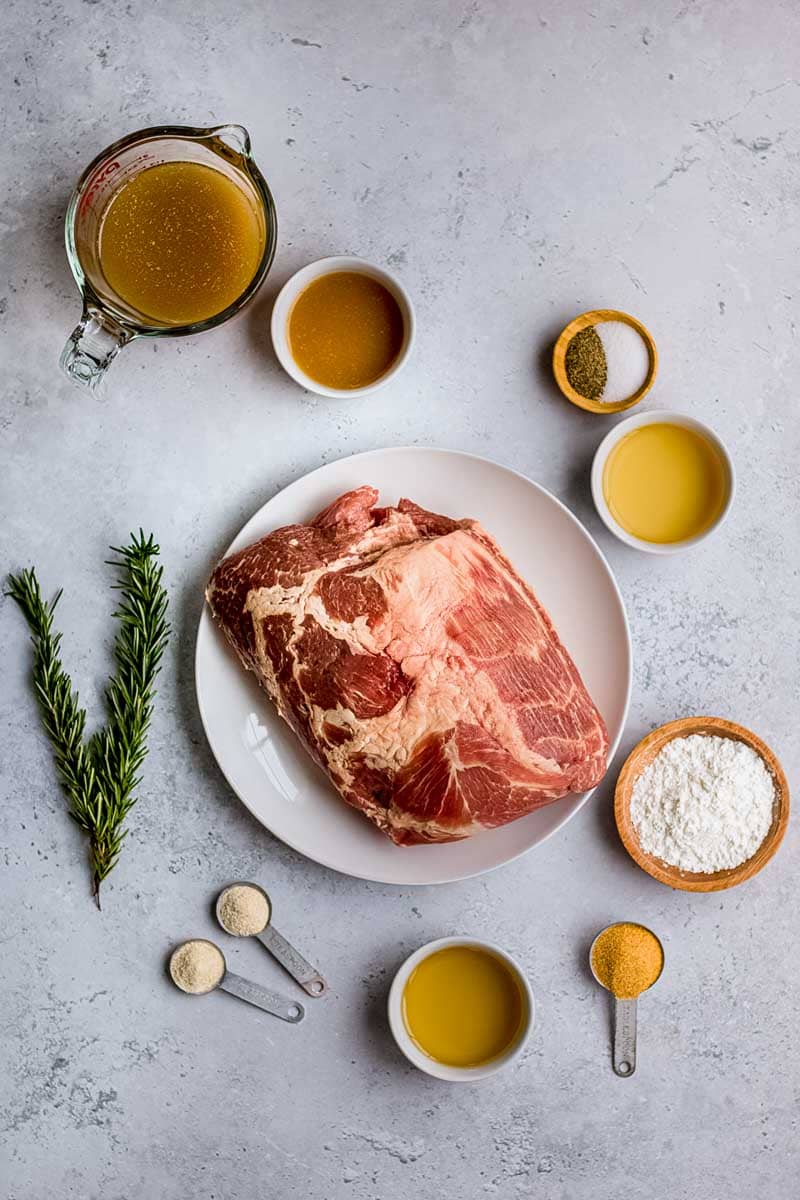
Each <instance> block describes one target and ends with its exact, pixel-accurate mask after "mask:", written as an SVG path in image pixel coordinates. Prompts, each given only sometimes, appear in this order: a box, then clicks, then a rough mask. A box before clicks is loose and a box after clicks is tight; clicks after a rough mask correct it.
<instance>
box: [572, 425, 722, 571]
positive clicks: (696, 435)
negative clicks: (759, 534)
mask: <svg viewBox="0 0 800 1200" xmlns="http://www.w3.org/2000/svg"><path fill="white" fill-rule="evenodd" d="M591 486H592V498H593V500H594V503H595V507H596V509H597V511H598V513H599V515H600V517H601V519H602V521H603V522H604V524H605V525H606V526H607V528H608V529H610V530H611V532H612V533H613V534H614V536H615V537H618V538H619V540H620V541H621V542H625V544H626V545H628V546H633V547H634V548H635V549H637V550H645V551H647V552H648V553H649V554H675V553H677V552H678V551H680V550H688V549H689V548H691V547H692V546H698V545H699V544H700V543H701V542H704V541H705V540H706V538H707V537H710V535H711V534H712V533H713V532H714V531H715V530H716V529H718V528H719V527H720V525H721V524H722V522H723V521H724V520H725V518H726V517H727V515H728V513H729V512H730V509H731V505H732V503H733V497H734V492H735V490H736V478H735V472H734V467H733V460H732V459H731V456H730V454H729V453H728V450H727V447H726V446H725V444H724V443H723V441H722V440H721V439H720V437H719V436H718V435H717V434H716V433H714V431H713V429H710V428H709V427H708V425H704V424H703V422H702V421H698V420H696V419H695V418H694V417H688V416H685V415H683V414H682V413H675V412H668V411H665V410H657V411H654V412H647V413H639V414H637V415H636V416H633V417H628V419H627V420H626V421H621V422H620V423H619V425H616V426H615V427H614V428H613V429H612V430H611V432H610V433H609V434H607V435H606V437H604V438H603V440H602V442H601V443H600V445H599V446H598V447H597V451H596V453H595V456H594V461H593V463H592V474H591Z"/></svg>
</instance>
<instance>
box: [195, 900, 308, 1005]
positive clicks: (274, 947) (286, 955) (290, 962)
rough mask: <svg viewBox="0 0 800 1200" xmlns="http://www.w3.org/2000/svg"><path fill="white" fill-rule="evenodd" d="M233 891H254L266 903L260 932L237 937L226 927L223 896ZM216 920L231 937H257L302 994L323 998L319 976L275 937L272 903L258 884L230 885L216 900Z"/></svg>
mask: <svg viewBox="0 0 800 1200" xmlns="http://www.w3.org/2000/svg"><path fill="white" fill-rule="evenodd" d="M232 888H253V890H254V891H256V892H259V893H260V894H261V895H262V896H263V898H264V900H265V901H266V914H267V916H266V921H265V922H264V925H263V927H262V928H261V929H259V930H257V931H256V932H254V933H244V934H242V933H237V932H236V930H235V929H231V928H230V927H229V926H228V925H226V924H225V914H224V910H223V900H224V899H225V896H226V893H228V892H229V891H230V890H231V889H232ZM214 911H215V912H216V916H217V920H218V921H219V923H220V926H221V927H222V928H223V929H224V930H225V932H226V933H230V934H231V935H232V936H233V937H257V938H258V940H259V941H260V942H261V945H262V946H263V947H264V948H265V950H268V951H269V952H270V954H271V955H272V957H273V958H274V959H276V960H277V961H278V962H279V963H280V965H281V966H282V967H283V969H284V971H287V972H288V973H289V974H290V975H291V977H292V979H294V980H295V981H296V982H297V983H299V984H300V987H301V988H302V989H303V991H305V992H307V993H308V995H309V996H323V995H324V994H325V992H326V991H327V989H328V985H327V983H326V982H325V980H324V979H323V977H322V976H321V975H320V973H319V971H318V970H317V969H316V967H313V966H312V965H311V963H310V962H308V960H307V959H305V958H303V956H302V954H301V953H300V952H299V950H295V948H294V946H292V945H291V943H289V942H287V940H286V938H285V937H284V936H283V934H281V933H278V931H277V929H276V928H275V926H274V925H273V924H272V901H271V900H270V898H269V896H268V895H267V893H266V892H265V891H264V889H263V888H262V887H260V886H259V884H257V883H250V882H248V881H247V880H236V881H235V882H234V883H229V884H228V886H227V887H224V888H223V889H222V891H221V892H220V894H219V895H218V896H217V903H216V905H215V907H214Z"/></svg>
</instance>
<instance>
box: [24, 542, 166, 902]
mask: <svg viewBox="0 0 800 1200" xmlns="http://www.w3.org/2000/svg"><path fill="white" fill-rule="evenodd" d="M112 553H113V554H115V555H117V557H116V558H114V559H111V560H109V562H108V565H109V566H112V567H114V568H115V569H116V571H117V572H118V575H117V579H116V582H115V583H114V584H113V585H112V586H113V587H114V588H115V589H116V590H118V591H120V592H121V593H122V598H121V602H120V604H119V605H118V607H117V609H116V611H115V613H114V616H115V617H116V619H117V620H118V621H119V622H120V624H119V629H118V630H117V636H116V639H115V642H114V659H115V662H116V669H115V671H114V674H113V675H112V676H111V678H110V679H109V682H108V687H107V689H106V696H105V698H106V707H107V709H108V720H107V722H106V724H105V725H104V726H103V728H102V729H98V730H97V731H96V732H95V733H94V734H92V736H91V737H90V738H89V739H88V741H85V740H84V732H85V728H86V711H85V709H83V708H81V707H80V704H79V699H78V694H77V692H75V691H73V687H72V680H71V679H70V677H69V675H68V674H67V673H66V671H65V670H64V668H63V666H62V664H61V658H60V653H59V651H60V646H61V634H60V633H55V632H54V631H53V614H54V612H55V609H56V605H57V604H58V601H59V599H60V598H61V592H60V591H59V592H57V593H56V595H55V597H54V598H53V600H51V601H50V603H47V602H46V601H45V600H43V599H42V593H41V589H40V587H39V581H38V579H37V578H36V572H35V570H33V569H30V570H27V571H21V572H20V574H19V575H11V576H9V591H8V594H9V595H10V596H11V597H12V598H13V599H14V600H15V601H16V602H17V604H18V605H19V607H20V608H21V610H22V613H23V615H24V617H25V620H26V621H27V623H28V628H29V629H30V631H31V641H32V643H33V682H34V688H35V691H36V698H37V700H38V702H39V709H40V712H41V716H42V723H43V725H44V729H45V732H46V733H47V736H48V737H49V739H50V742H51V744H52V747H53V757H54V761H55V766H56V771H57V773H58V776H59V779H60V781H61V785H62V787H63V789H64V791H65V793H66V796H67V802H68V806H69V814H70V816H71V817H72V818H73V820H74V821H76V822H77V824H78V825H80V827H81V829H83V830H84V832H85V833H86V834H87V835H88V838H89V861H90V864H91V870H92V892H93V895H94V898H95V900H96V902H97V907H98V908H99V907H100V884H101V883H102V881H103V880H104V879H105V878H106V876H107V875H108V874H109V872H110V871H111V870H112V869H113V867H114V866H115V864H116V862H117V859H118V858H119V855H120V851H121V849H122V842H123V840H124V838H125V835H126V830H125V829H124V823H125V818H126V817H127V815H128V813H129V812H130V810H131V808H132V807H133V805H134V804H135V803H136V796H135V795H134V793H135V791H136V788H137V786H138V784H139V770H140V768H141V766H142V763H143V762H144V758H145V755H146V753H147V730H148V727H149V725H150V717H151V715H152V711H153V699H154V695H155V678H156V675H157V674H158V671H159V669H160V663H161V657H162V655H163V653H164V648H165V646H166V644H167V639H168V637H169V626H168V625H167V621H166V612H167V593H166V590H165V588H164V586H163V584H162V581H161V580H162V574H163V570H162V567H161V566H160V565H159V564H158V554H159V548H158V546H157V545H156V544H155V542H154V540H153V535H152V534H151V535H150V537H149V538H145V536H144V532H143V531H142V530H141V529H140V530H139V536H138V537H136V536H135V535H134V534H131V542H130V545H129V546H126V547H124V548H122V549H119V548H117V547H112Z"/></svg>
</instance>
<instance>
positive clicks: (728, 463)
mask: <svg viewBox="0 0 800 1200" xmlns="http://www.w3.org/2000/svg"><path fill="white" fill-rule="evenodd" d="M642 425H679V426H681V427H682V428H684V429H693V430H694V431H695V432H696V433H700V434H702V435H703V436H704V437H706V438H707V439H708V441H709V442H710V443H711V445H712V446H714V448H715V449H716V451H717V453H718V454H719V456H720V458H721V460H722V463H723V466H724V468H725V472H726V475H727V485H728V496H727V499H726V501H725V504H724V505H723V507H722V509H721V511H720V513H719V516H718V517H717V519H716V521H714V523H713V524H712V525H709V527H708V529H704V530H703V532H702V533H699V534H698V535H697V536H696V537H693V538H686V539H685V540H684V541H682V542H667V543H664V542H646V541H644V540H643V539H642V538H637V537H634V535H633V534H632V533H628V531H627V529H623V528H622V526H621V525H620V524H619V523H618V522H617V521H615V519H614V517H613V516H612V515H611V510H610V509H609V507H608V505H607V504H606V498H605V496H604V494H603V469H604V467H605V465H606V462H607V461H608V456H609V455H610V453H611V451H612V450H613V449H614V447H615V446H616V445H617V443H618V442H619V441H621V440H622V438H624V437H625V435H626V434H628V433H630V432H631V431H632V430H634V429H639V428H641V426H642ZM591 482H592V499H593V500H594V506H595V508H596V509H597V511H598V513H599V514H600V517H601V519H602V521H603V522H604V524H605V525H606V527H607V528H608V529H610V530H611V532H612V533H613V534H614V536H615V537H618V538H619V540H620V541H621V542H625V544H626V545H627V546H633V547H634V548H635V549H636V550H646V551H647V553H648V554H677V553H678V552H679V551H681V550H688V549H690V548H691V547H692V546H699V545H700V543H701V542H704V541H705V540H706V538H707V537H710V536H711V534H712V533H714V531H715V530H716V529H719V527H720V525H721V524H722V522H723V521H724V520H725V518H726V517H727V515H728V513H729V512H730V509H731V505H732V504H733V497H734V494H735V491H736V475H735V472H734V468H733V460H732V459H731V456H730V454H729V453H728V449H727V447H726V446H725V444H724V442H723V441H722V440H721V438H720V437H719V436H718V435H717V434H716V433H714V430H713V429H710V428H709V427H708V425H704V424H703V422H702V421H697V420H695V418H694V417H687V416H685V415H684V414H683V413H676V412H670V411H668V410H667V409H657V410H655V411H654V412H645V413H637V414H636V415H635V416H633V417H628V419H627V420H626V421H620V423H619V425H615V426H614V428H613V429H612V430H611V432H610V433H608V434H606V436H605V437H604V438H603V440H602V442H601V443H600V445H599V446H598V447H597V450H596V451H595V456H594V460H593V461H592V476H591Z"/></svg>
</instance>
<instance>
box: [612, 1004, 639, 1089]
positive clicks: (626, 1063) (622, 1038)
mask: <svg viewBox="0 0 800 1200" xmlns="http://www.w3.org/2000/svg"><path fill="white" fill-rule="evenodd" d="M613 1067H614V1074H615V1075H619V1076H620V1077H621V1078H622V1079H629V1078H630V1076H631V1075H632V1074H633V1072H634V1071H635V1070H636V1001H635V1000H616V1001H615V1002H614V1058H613Z"/></svg>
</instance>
